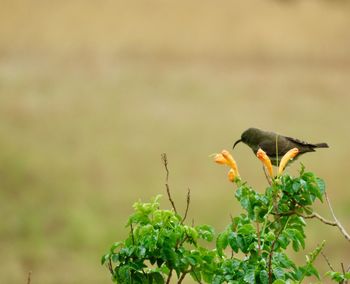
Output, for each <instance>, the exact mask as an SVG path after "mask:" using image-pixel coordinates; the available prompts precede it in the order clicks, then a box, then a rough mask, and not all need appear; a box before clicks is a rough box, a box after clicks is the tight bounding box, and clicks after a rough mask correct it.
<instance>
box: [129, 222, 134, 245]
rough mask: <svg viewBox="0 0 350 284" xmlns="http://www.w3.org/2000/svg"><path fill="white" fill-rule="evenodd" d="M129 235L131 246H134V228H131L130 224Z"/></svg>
mask: <svg viewBox="0 0 350 284" xmlns="http://www.w3.org/2000/svg"><path fill="white" fill-rule="evenodd" d="M130 233H131V239H132V244H133V245H135V238H134V228H133V226H132V223H130Z"/></svg>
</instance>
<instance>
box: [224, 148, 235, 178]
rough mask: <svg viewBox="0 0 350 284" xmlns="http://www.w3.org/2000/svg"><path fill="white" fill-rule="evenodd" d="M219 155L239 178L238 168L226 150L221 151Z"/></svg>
mask: <svg viewBox="0 0 350 284" xmlns="http://www.w3.org/2000/svg"><path fill="white" fill-rule="evenodd" d="M221 154H222V155H223V156H224V158H225V159H226V161H227V164H228V165H229V166H230V167H231V168H232V169H233V170H234V172H235V174H236V176H239V173H238V167H237V163H236V161H235V160H234V159H233V157H232V155H231V154H230V152H229V151H227V150H222V151H221Z"/></svg>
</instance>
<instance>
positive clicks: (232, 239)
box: [228, 232, 238, 253]
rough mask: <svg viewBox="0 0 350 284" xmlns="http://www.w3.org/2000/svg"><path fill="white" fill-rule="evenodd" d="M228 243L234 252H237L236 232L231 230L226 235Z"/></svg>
mask: <svg viewBox="0 0 350 284" xmlns="http://www.w3.org/2000/svg"><path fill="white" fill-rule="evenodd" d="M228 243H229V244H230V247H231V248H232V250H233V251H234V252H236V253H237V252H238V244H237V233H236V232H231V233H230V234H229V235H228Z"/></svg>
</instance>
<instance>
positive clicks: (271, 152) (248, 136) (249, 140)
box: [233, 128, 328, 166]
mask: <svg viewBox="0 0 350 284" xmlns="http://www.w3.org/2000/svg"><path fill="white" fill-rule="evenodd" d="M239 142H243V143H244V144H246V145H248V146H249V147H250V148H251V149H252V150H253V152H254V154H256V152H257V151H258V150H259V148H261V149H263V150H264V151H265V152H266V154H267V155H268V156H269V158H270V160H271V163H272V164H273V165H275V166H277V160H278V161H280V160H281V158H282V157H283V155H284V154H286V153H287V152H288V151H289V150H290V149H293V148H298V149H299V154H298V156H299V155H301V154H304V153H307V152H315V149H316V148H328V144H327V143H317V144H312V143H308V142H305V141H301V140H299V139H296V138H292V137H288V136H283V135H279V134H277V133H274V132H270V131H264V130H261V129H258V128H248V129H247V130H246V131H244V132H243V133H242V135H241V139H239V140H237V141H236V142H235V144H234V145H233V148H235V146H236V145H237V144H238V143H239ZM298 156H297V157H298ZM278 163H279V162H278Z"/></svg>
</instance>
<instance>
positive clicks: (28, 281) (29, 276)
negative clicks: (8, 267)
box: [27, 271, 32, 284]
mask: <svg viewBox="0 0 350 284" xmlns="http://www.w3.org/2000/svg"><path fill="white" fill-rule="evenodd" d="M31 281H32V272H31V271H29V272H28V278H27V284H30V282H31Z"/></svg>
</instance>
